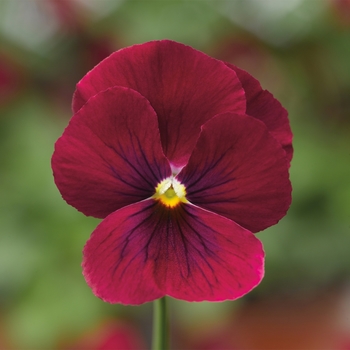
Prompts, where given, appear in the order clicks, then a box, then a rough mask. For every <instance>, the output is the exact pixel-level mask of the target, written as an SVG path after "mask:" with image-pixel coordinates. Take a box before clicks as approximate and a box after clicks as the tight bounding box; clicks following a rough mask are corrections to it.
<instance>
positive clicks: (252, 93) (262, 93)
mask: <svg viewBox="0 0 350 350" xmlns="http://www.w3.org/2000/svg"><path fill="white" fill-rule="evenodd" d="M226 65H227V66H228V67H230V68H231V69H233V70H234V71H235V72H236V74H237V76H238V78H239V80H240V81H241V83H242V87H243V89H244V91H245V95H246V99H247V111H246V114H248V115H250V116H252V117H254V118H257V119H259V120H261V121H262V122H264V123H265V125H266V126H267V128H268V129H269V131H270V133H271V134H272V135H273V136H274V137H275V138H276V140H277V141H278V142H279V143H280V144H281V145H282V147H283V149H284V150H285V151H286V154H287V158H288V160H289V161H291V159H292V157H293V146H292V140H293V134H292V131H291V128H290V124H289V119H288V112H287V110H286V109H285V108H283V107H282V105H281V103H280V102H279V101H278V100H276V99H275V98H274V97H273V95H272V94H271V93H270V92H269V91H267V90H263V89H262V87H261V85H260V83H259V82H258V80H256V79H255V78H253V77H252V76H251V75H250V74H249V73H247V72H246V71H244V70H242V69H240V68H238V67H236V66H234V65H233V64H230V63H226Z"/></svg>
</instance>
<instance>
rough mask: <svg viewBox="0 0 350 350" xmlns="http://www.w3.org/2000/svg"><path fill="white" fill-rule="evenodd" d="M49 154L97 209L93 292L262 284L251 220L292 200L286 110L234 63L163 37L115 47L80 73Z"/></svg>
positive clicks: (216, 291) (74, 194)
mask: <svg viewBox="0 0 350 350" xmlns="http://www.w3.org/2000/svg"><path fill="white" fill-rule="evenodd" d="M73 110H74V113H75V114H74V116H73V117H72V119H71V121H70V123H69V125H68V127H67V128H66V129H65V131H64V132H63V135H62V136H61V137H60V138H59V139H58V141H57V142H56V145H55V151H54V154H53V157H52V168H53V173H54V178H55V182H56V185H57V187H58V189H59V190H60V192H61V194H62V196H63V198H64V199H65V200H66V201H67V203H69V204H70V205H72V206H74V207H75V208H77V209H78V210H79V211H81V212H83V213H84V214H85V215H91V216H94V217H97V218H103V219H104V220H103V221H102V222H101V223H100V224H99V225H98V227H97V228H96V229H95V231H94V232H93V233H92V235H91V237H90V239H89V240H88V242H87V243H86V245H85V248H84V251H83V254H84V260H83V274H84V276H85V279H86V281H87V283H88V284H89V286H90V287H91V288H92V290H93V292H94V294H95V295H97V296H98V297H100V298H101V299H103V300H104V301H107V302H110V303H123V304H132V305H137V304H141V303H144V302H148V301H152V300H154V299H157V298H160V297H163V296H165V295H169V296H171V297H174V298H178V299H183V300H187V301H203V300H208V301H223V300H233V299H236V298H238V297H241V296H242V295H244V294H246V293H248V292H249V291H250V290H251V289H253V288H254V287H255V286H256V285H258V284H259V283H260V281H261V279H262V277H263V274H264V251H263V248H262V244H261V242H260V241H259V240H258V239H257V238H256V237H255V236H254V233H255V232H258V231H260V230H263V229H265V228H266V227H269V226H271V225H273V224H275V223H277V222H278V221H279V220H280V219H281V218H282V217H283V216H284V215H285V214H286V211H287V210H288V207H289V205H290V202H291V185H290V181H289V175H288V171H289V164H290V160H291V157H292V145H291V141H292V134H291V131H290V127H289V122H288V118H287V112H286V110H285V109H284V108H283V107H282V106H281V104H280V103H279V102H278V101H277V100H276V99H275V98H274V97H273V96H272V95H271V94H270V93H269V92H267V91H264V90H262V88H261V87H260V84H259V83H258V81H256V80H255V79H254V78H253V77H251V76H250V75H249V74H248V73H246V72H244V71H242V70H240V69H238V68H237V67H235V66H233V65H231V64H225V63H224V62H221V61H218V60H216V59H213V58H211V57H209V56H207V55H205V54H204V53H201V52H199V51H196V50H194V49H193V48H191V47H188V46H185V45H183V44H180V43H176V42H173V41H169V40H162V41H153V42H148V43H145V44H141V45H135V46H131V47H128V48H125V49H122V50H119V51H117V52H115V53H113V54H112V55H111V56H109V57H108V58H106V59H105V60H104V61H102V62H101V63H100V64H99V65H97V66H96V67H95V68H94V69H93V70H91V71H90V72H89V73H87V75H86V76H85V77H84V78H83V79H82V80H81V81H80V82H79V83H78V84H77V89H76V92H75V95H74V97H73Z"/></svg>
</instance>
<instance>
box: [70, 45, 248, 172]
mask: <svg viewBox="0 0 350 350" xmlns="http://www.w3.org/2000/svg"><path fill="white" fill-rule="evenodd" d="M115 85H120V86H126V87H130V88H132V89H134V90H136V91H138V92H139V93H140V94H142V95H143V96H145V97H146V98H147V99H148V100H149V101H150V103H151V105H152V107H153V108H154V110H155V111H156V113H157V116H158V121H159V128H160V134H161V141H162V145H163V150H164V153H165V155H166V156H167V157H168V159H169V160H170V161H171V162H172V163H173V164H174V165H175V166H183V165H185V164H186V162H187V160H188V158H189V156H190V154H191V151H192V149H193V147H194V145H195V142H196V140H197V138H198V135H199V133H200V127H201V125H202V124H203V123H205V122H206V121H207V120H209V119H210V118H211V117H213V116H214V115H216V114H218V113H221V112H225V111H229V112H237V113H244V112H245V108H246V104H245V97H244V90H243V89H242V86H241V83H240V81H239V79H238V77H237V75H236V73H235V72H234V71H233V70H232V69H230V68H228V67H227V66H226V65H225V64H224V63H223V62H221V61H218V60H215V59H213V58H211V57H209V56H207V55H205V54H204V53H202V52H199V51H197V50H194V49H193V48H191V47H189V46H185V45H183V44H179V43H176V42H173V41H169V40H162V41H153V42H148V43H145V44H142V45H134V46H131V47H128V48H125V49H122V50H119V51H117V52H115V53H113V54H112V55H111V56H109V57H108V58H107V59H105V60H104V61H102V62H101V63H100V64H99V65H98V66H96V67H95V68H94V69H93V70H91V71H90V72H89V73H88V74H87V75H86V76H85V77H84V78H83V79H82V80H81V81H80V82H79V83H78V84H77V89H76V92H75V95H74V99H73V108H74V110H75V111H77V110H79V109H80V108H81V106H83V104H84V103H85V102H86V101H87V100H88V99H89V98H90V97H91V96H93V95H95V94H96V93H98V92H99V91H102V90H105V89H106V88H108V87H111V86H115Z"/></svg>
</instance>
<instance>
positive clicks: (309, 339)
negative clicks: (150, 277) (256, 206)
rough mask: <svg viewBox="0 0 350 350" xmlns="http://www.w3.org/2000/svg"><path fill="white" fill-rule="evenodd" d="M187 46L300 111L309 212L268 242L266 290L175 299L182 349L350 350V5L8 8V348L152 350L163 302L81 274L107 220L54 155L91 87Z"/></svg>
mask: <svg viewBox="0 0 350 350" xmlns="http://www.w3.org/2000/svg"><path fill="white" fill-rule="evenodd" d="M163 38H168V39H173V40H176V41H180V42H183V43H185V44H189V45H191V46H193V47H194V48H197V49H199V50H201V51H204V52H205V53H207V54H209V55H211V56H214V57H216V58H218V59H222V60H225V61H228V62H231V63H233V64H235V65H237V66H239V67H241V68H243V69H245V70H247V71H248V72H250V73H251V74H252V75H253V76H255V77H256V78H258V79H259V80H260V81H261V84H262V86H263V87H264V88H266V89H268V90H269V91H271V92H272V93H273V94H274V95H275V96H276V97H277V98H278V99H279V100H280V101H281V102H282V104H283V105H284V106H285V107H286V108H287V109H288V111H289V115H290V120H291V125H292V129H293V132H294V135H295V141H294V147H295V155H294V160H293V162H292V167H291V179H292V183H293V187H294V190H293V198H294V199H293V204H292V206H291V208H290V211H289V212H288V215H287V216H286V217H285V218H284V219H283V220H281V222H280V223H279V224H278V225H276V226H274V227H272V228H270V229H267V230H266V231H264V232H261V233H259V234H258V237H259V238H260V239H261V240H262V241H263V243H264V246H265V250H266V277H265V279H264V280H263V282H262V283H261V285H260V286H258V287H257V288H256V289H255V290H254V291H252V292H251V293H250V294H248V295H247V296H245V297H244V298H242V299H240V300H237V301H234V302H224V303H198V304H197V303H186V302H183V301H177V300H170V307H171V323H172V344H173V349H191V350H192V349H193V350H197V349H198V350H199V349H203V350H204V349H205V350H209V349H210V350H214V349H215V350H225V349H335V350H346V349H350V1H349V0H288V1H285V0H227V1H225V0H208V1H207V0H197V1H191V0H183V1H181V0H176V1H172V0H159V1H148V0H140V1H137V0H0V167H1V173H0V195H1V197H0V223H1V232H0V349H3V350H27V349H34V350H37V349H43V350H51V349H52V350H56V349H57V350H66V349H70V350H73V349H74V350H78V349H100V350H101V349H105V350H106V349H134V350H135V349H146V348H149V346H150V338H151V326H152V305H151V304H145V305H142V306H140V307H127V306H122V305H109V304H105V303H103V302H102V301H101V300H99V299H98V298H96V297H94V296H93V294H92V292H91V290H90V289H89V288H88V287H87V285H86V283H85V281H84V278H83V276H82V274H81V267H80V264H81V258H82V254H81V250H82V247H83V245H84V243H85V241H86V240H87V239H88V237H89V235H90V233H91V232H92V231H93V229H94V228H95V227H96V226H97V224H98V222H99V221H98V220H96V219H92V218H87V217H85V216H84V215H82V214H80V213H78V212H77V211H76V210H75V209H74V208H72V207H70V206H68V205H67V204H66V203H65V202H64V201H63V200H62V199H61V196H60V194H59V192H58V190H57V189H56V187H55V186H54V183H53V178H52V173H51V169H50V158H51V154H52V152H53V145H54V142H55V140H56V139H57V138H58V137H59V136H60V135H61V133H62V131H63V129H64V127H65V126H66V124H67V123H68V121H69V118H70V117H71V109H70V104H71V97H72V94H73V91H74V88H75V84H76V83H77V82H78V81H79V79H80V78H81V77H82V76H83V75H84V74H85V73H86V72H87V71H88V70H90V69H91V68H92V67H93V66H94V65H95V64H97V63H98V62H99V61H100V60H102V59H103V58H105V57H106V56H108V55H109V54H110V53H111V52H113V51H115V50H117V49H119V48H122V47H124V46H129V45H132V44H135V43H142V42H145V41H149V40H154V39H163Z"/></svg>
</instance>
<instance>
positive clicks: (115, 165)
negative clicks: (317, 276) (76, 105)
mask: <svg viewBox="0 0 350 350" xmlns="http://www.w3.org/2000/svg"><path fill="white" fill-rule="evenodd" d="M52 169H53V173H54V177H55V182H56V185H57V187H58V189H59V190H60V192H61V194H62V196H63V198H64V199H65V200H66V201H67V202H68V203H69V204H71V205H72V206H74V207H75V208H77V209H78V210H80V211H82V212H83V213H84V214H86V215H92V216H95V217H102V218H103V217H105V216H107V215H108V214H110V213H112V212H113V211H115V210H117V209H119V208H121V207H123V206H125V205H128V204H131V203H135V202H138V201H140V200H143V199H145V198H149V197H151V196H152V195H153V194H154V190H155V187H156V186H157V184H158V183H159V182H160V181H161V180H163V179H164V178H166V177H168V176H170V175H171V169H170V165H169V162H168V161H167V159H166V158H165V156H164V154H163V152H162V148H161V143H160V137H159V130H158V123H157V116H156V115H155V112H154V110H153V109H152V107H151V106H150V104H149V102H148V101H147V100H146V99H145V98H144V97H142V96H141V95H140V94H139V93H138V92H136V91H133V90H131V89H127V88H123V87H114V88H110V89H108V90H106V91H103V92H101V93H99V94H97V95H95V96H94V97H92V98H91V99H90V100H89V101H88V102H87V103H86V104H85V105H84V107H82V108H81V109H80V110H79V111H78V112H77V113H76V114H75V115H74V117H73V118H72V119H71V121H70V123H69V125H68V127H67V128H66V130H65V131H64V133H63V135H62V136H61V138H60V139H58V141H57V142H56V145H55V152H54V154H53V157H52Z"/></svg>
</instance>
